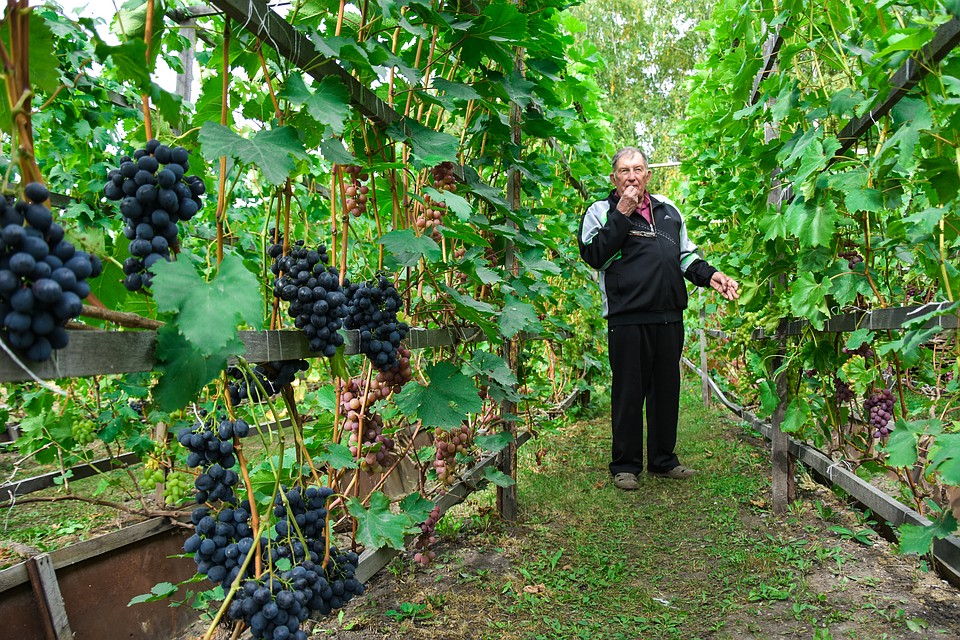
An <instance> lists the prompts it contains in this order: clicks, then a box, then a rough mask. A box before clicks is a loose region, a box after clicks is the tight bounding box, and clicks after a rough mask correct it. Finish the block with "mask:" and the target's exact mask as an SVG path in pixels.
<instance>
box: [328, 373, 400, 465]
mask: <svg viewBox="0 0 960 640" xmlns="http://www.w3.org/2000/svg"><path fill="white" fill-rule="evenodd" d="M370 386H371V389H370V390H364V389H363V387H362V386H361V384H360V381H359V380H357V379H356V378H354V379H352V380H350V382H348V383H347V384H346V386H345V387H344V388H343V391H342V393H341V394H340V408H341V410H342V411H343V414H344V423H343V428H344V429H346V430H347V431H348V432H350V454H351V455H352V456H353V457H354V459H356V460H358V461H359V464H360V470H361V471H365V472H367V473H382V472H383V471H384V467H385V466H386V465H388V464H389V463H390V461H391V459H392V455H393V451H394V449H395V448H396V443H395V442H394V441H393V439H392V438H390V437H388V436H386V435H384V433H383V417H382V416H380V414H379V413H375V412H374V411H373V405H374V403H375V402H376V401H377V400H379V399H381V398H383V397H385V396H386V395H389V391H388V390H386V388H385V387H383V386H381V385H379V384H377V383H376V382H374V383H373V384H371V385H370ZM385 391H387V393H386V394H385V393H384V392H385ZM364 396H366V402H364Z"/></svg>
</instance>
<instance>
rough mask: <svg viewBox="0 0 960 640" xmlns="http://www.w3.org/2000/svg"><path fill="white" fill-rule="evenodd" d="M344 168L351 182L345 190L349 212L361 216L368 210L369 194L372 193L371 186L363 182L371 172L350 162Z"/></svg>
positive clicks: (356, 216) (354, 215) (357, 216)
mask: <svg viewBox="0 0 960 640" xmlns="http://www.w3.org/2000/svg"><path fill="white" fill-rule="evenodd" d="M343 170H344V171H346V172H347V175H348V176H349V177H350V184H348V185H347V187H346V188H345V189H344V190H343V191H344V195H345V196H346V201H345V202H346V208H347V212H348V213H349V214H350V215H352V216H353V217H354V218H359V217H360V216H362V215H363V214H364V213H366V212H367V196H368V194H369V193H370V187H368V186H366V185H365V184H363V183H364V182H366V181H367V180H368V179H369V178H370V174H368V173H365V172H364V171H363V169H361V168H360V167H359V166H357V165H355V164H348V165H346V166H344V167H343Z"/></svg>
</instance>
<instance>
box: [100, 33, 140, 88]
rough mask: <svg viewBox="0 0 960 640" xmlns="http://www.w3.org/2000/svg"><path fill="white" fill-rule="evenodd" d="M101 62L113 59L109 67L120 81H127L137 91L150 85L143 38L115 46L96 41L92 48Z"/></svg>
mask: <svg viewBox="0 0 960 640" xmlns="http://www.w3.org/2000/svg"><path fill="white" fill-rule="evenodd" d="M94 51H95V52H96V55H97V58H99V59H100V61H101V62H103V63H105V64H106V63H107V60H108V59H109V60H111V61H113V64H112V65H109V66H110V68H112V69H114V70H115V71H116V73H117V79H118V80H120V81H121V82H129V83H131V84H132V85H133V86H134V87H136V88H137V90H139V91H147V90H148V89H149V87H150V70H149V68H148V67H147V64H146V60H147V45H146V43H144V41H143V40H131V41H129V42H124V43H122V44H118V45H115V46H111V45H108V44H106V43H105V42H102V41H99V40H98V41H97V43H96V46H95V48H94Z"/></svg>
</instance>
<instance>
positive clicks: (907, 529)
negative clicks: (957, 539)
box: [900, 511, 957, 555]
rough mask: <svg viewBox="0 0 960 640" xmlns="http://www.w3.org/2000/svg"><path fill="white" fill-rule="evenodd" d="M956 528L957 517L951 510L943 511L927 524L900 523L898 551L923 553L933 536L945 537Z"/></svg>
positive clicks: (931, 544) (931, 542) (928, 547)
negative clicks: (937, 517)
mask: <svg viewBox="0 0 960 640" xmlns="http://www.w3.org/2000/svg"><path fill="white" fill-rule="evenodd" d="M956 530H957V519H956V518H955V517H954V515H953V513H952V512H951V511H944V512H943V514H941V516H940V518H939V519H937V520H935V521H934V522H933V523H932V524H930V525H929V526H926V527H924V526H919V525H915V524H909V523H908V524H902V525H900V553H915V554H917V555H924V554H925V553H928V552H929V551H930V548H931V547H932V546H933V541H934V539H935V538H939V539H942V538H946V537H947V536H949V535H952V534H953V533H954V532H956Z"/></svg>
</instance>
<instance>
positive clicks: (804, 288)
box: [790, 272, 830, 331]
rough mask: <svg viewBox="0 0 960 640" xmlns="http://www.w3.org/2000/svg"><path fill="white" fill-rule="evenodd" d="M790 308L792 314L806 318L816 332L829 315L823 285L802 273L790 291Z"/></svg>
mask: <svg viewBox="0 0 960 640" xmlns="http://www.w3.org/2000/svg"><path fill="white" fill-rule="evenodd" d="M790 308H791V310H792V311H793V313H794V314H796V315H798V316H800V317H803V318H807V319H808V320H809V321H810V324H811V325H812V326H813V327H814V328H815V329H817V330H818V331H819V330H821V329H823V323H824V322H825V321H826V319H827V315H828V314H829V313H830V308H829V307H828V306H827V301H826V296H825V292H824V288H823V285H821V284H820V283H818V282H817V281H816V280H814V279H813V274H811V273H809V272H803V273H801V274H800V275H799V276H798V277H797V281H796V282H794V283H793V287H792V288H791V290H790Z"/></svg>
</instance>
